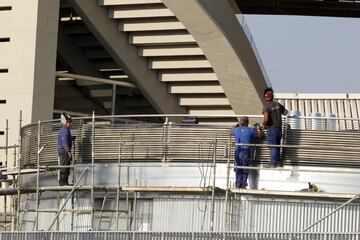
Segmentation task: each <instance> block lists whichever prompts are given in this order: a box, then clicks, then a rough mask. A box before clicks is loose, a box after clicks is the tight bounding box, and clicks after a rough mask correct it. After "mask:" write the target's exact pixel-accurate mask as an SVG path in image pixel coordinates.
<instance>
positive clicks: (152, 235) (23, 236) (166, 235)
mask: <svg viewBox="0 0 360 240" xmlns="http://www.w3.org/2000/svg"><path fill="white" fill-rule="evenodd" d="M5 239H6V240H8V239H11V240H43V239H49V240H88V239H91V240H103V239H106V240H118V239H120V240H129V239H131V240H157V239H162V240H209V239H213V240H235V239H247V240H285V239H286V240H293V239H301V240H315V239H316V240H357V239H359V233H300V232H294V233H288V232H276V233H275V232H266V233H265V232H262V233H249V232H34V233H29V232H13V233H4V232H2V233H0V240H5Z"/></svg>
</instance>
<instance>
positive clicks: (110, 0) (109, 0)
mask: <svg viewBox="0 0 360 240" xmlns="http://www.w3.org/2000/svg"><path fill="white" fill-rule="evenodd" d="M151 3H162V1H161V0H99V1H98V4H99V5H101V6H114V5H134V4H151Z"/></svg>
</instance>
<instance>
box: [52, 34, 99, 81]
mask: <svg viewBox="0 0 360 240" xmlns="http://www.w3.org/2000/svg"><path fill="white" fill-rule="evenodd" d="M57 53H58V59H59V60H60V62H61V63H62V64H63V65H64V66H65V67H66V68H68V69H69V70H70V71H71V72H74V73H76V74H82V75H87V76H92V77H99V78H100V77H103V76H102V74H101V73H100V72H99V71H96V70H95V69H94V66H93V63H92V62H91V60H89V59H86V58H85V57H84V52H83V50H82V49H81V48H79V47H75V46H74V44H73V39H72V37H70V36H69V35H67V34H66V33H64V29H63V28H62V27H60V28H59V35H58V49H57Z"/></svg>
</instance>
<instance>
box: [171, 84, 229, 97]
mask: <svg viewBox="0 0 360 240" xmlns="http://www.w3.org/2000/svg"><path fill="white" fill-rule="evenodd" d="M169 92H170V93H172V94H201V93H224V89H223V88H222V87H221V85H219V84H211V83H207V84H206V85H205V83H204V84H197V83H188V84H179V83H176V84H170V85H169Z"/></svg>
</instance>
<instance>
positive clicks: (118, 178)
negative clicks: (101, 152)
mask: <svg viewBox="0 0 360 240" xmlns="http://www.w3.org/2000/svg"><path fill="white" fill-rule="evenodd" d="M121 153H122V134H121V133H120V142H119V158H118V169H117V174H118V176H117V181H118V186H117V189H116V230H117V231H118V230H119V207H120V206H119V204H120V180H121Z"/></svg>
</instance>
